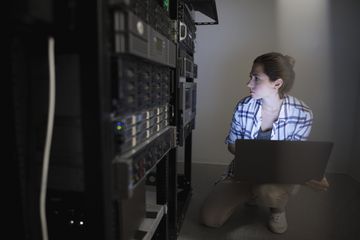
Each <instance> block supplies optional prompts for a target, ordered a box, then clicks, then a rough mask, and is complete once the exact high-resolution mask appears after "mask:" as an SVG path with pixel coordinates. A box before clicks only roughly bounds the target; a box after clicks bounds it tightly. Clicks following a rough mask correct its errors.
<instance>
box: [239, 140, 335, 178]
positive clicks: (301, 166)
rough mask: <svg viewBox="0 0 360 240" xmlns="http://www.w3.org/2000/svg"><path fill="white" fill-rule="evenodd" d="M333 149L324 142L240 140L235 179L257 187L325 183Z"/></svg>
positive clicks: (329, 144) (330, 144) (329, 143)
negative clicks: (312, 182) (260, 184)
mask: <svg viewBox="0 0 360 240" xmlns="http://www.w3.org/2000/svg"><path fill="white" fill-rule="evenodd" d="M332 147H333V143H332V142H324V141H271V140H240V139H238V140H236V142H235V166H234V177H235V179H236V180H240V181H251V182H254V183H279V184H304V183H305V182H306V181H309V180H311V179H314V180H318V181H319V180H321V179H322V178H323V176H324V173H325V169H326V166H327V162H328V159H329V157H330V153H331V150H332Z"/></svg>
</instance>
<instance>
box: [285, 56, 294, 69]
mask: <svg viewBox="0 0 360 240" xmlns="http://www.w3.org/2000/svg"><path fill="white" fill-rule="evenodd" d="M284 58H285V59H286V61H288V63H289V64H290V65H291V66H292V67H294V66H295V59H294V58H293V57H290V56H288V55H285V56H284Z"/></svg>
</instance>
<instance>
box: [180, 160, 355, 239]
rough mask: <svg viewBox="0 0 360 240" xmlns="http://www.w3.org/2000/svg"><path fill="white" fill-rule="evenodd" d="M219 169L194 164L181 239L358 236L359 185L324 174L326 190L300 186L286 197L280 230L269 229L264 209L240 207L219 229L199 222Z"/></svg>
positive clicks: (351, 180) (333, 237) (341, 237)
mask: <svg viewBox="0 0 360 240" xmlns="http://www.w3.org/2000/svg"><path fill="white" fill-rule="evenodd" d="M223 170H224V166H221V165H209V164H193V171H192V172H193V197H192V200H191V203H190V206H189V209H188V211H187V214H186V218H185V221H184V224H183V227H182V229H181V232H180V235H179V238H178V239H179V240H193V239H194V240H195V239H196V240H202V239H204V240H212V239H216V240H222V239H238V240H260V239H261V240H264V239H282V240H284V239H286V240H323V239H324V240H360V183H358V182H356V181H355V180H353V179H352V178H351V177H349V176H347V175H343V174H327V178H328V180H329V182H330V185H331V186H330V189H329V190H328V191H327V192H316V191H313V190H312V189H309V188H307V187H302V188H301V189H300V192H299V193H298V194H297V195H295V196H293V197H292V198H291V199H290V200H289V203H288V206H287V219H288V224H289V227H288V231H287V232H286V233H284V234H281V235H278V234H273V233H271V232H270V231H269V230H268V229H267V227H266V224H267V219H268V216H269V212H268V209H266V208H262V207H246V206H241V207H239V209H237V211H236V212H235V213H234V214H233V216H232V217H231V218H230V219H229V220H228V221H227V222H226V223H225V224H224V226H222V227H221V228H219V229H213V228H208V227H205V226H202V225H200V224H199V222H198V211H199V208H200V206H201V204H202V202H203V201H204V199H205V197H206V196H207V194H208V193H209V192H210V191H211V188H212V186H213V182H214V181H215V180H216V179H217V178H218V177H219V175H220V174H221V173H222V172H223Z"/></svg>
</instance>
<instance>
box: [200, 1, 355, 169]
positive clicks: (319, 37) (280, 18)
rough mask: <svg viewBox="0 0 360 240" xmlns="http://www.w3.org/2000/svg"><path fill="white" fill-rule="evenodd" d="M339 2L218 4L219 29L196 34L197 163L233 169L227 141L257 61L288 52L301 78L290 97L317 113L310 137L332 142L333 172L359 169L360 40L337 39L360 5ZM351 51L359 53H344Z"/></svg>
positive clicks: (330, 166)
mask: <svg viewBox="0 0 360 240" xmlns="http://www.w3.org/2000/svg"><path fill="white" fill-rule="evenodd" d="M333 2H335V0H334V1H333ZM333 2H332V1H327V0H317V1H313V0H277V1H268V0H222V1H220V0H218V1H216V3H217V7H218V14H219V21H220V24H219V25H215V26H199V27H198V32H197V48H196V55H195V61H196V63H197V64H198V65H199V78H198V79H197V82H198V101H197V119H196V121H197V124H196V125H197V126H196V129H195V131H194V134H193V161H194V162H207V163H214V164H228V163H229V161H230V160H231V158H232V156H231V154H229V153H228V152H227V149H226V146H225V144H224V138H225V137H226V135H227V132H228V129H229V124H230V121H231V117H232V113H233V110H234V107H235V104H236V103H237V101H238V100H239V99H240V98H242V97H244V96H246V95H247V94H248V89H247V88H246V86H245V83H246V81H247V80H248V74H249V71H250V68H251V62H252V61H253V59H254V58H255V57H256V56H257V55H259V54H261V53H265V52H268V51H281V52H284V53H286V54H288V55H291V56H293V57H294V58H295V59H296V65H295V71H296V74H297V76H296V80H295V85H294V88H293V90H292V91H291V93H290V94H291V95H294V96H296V97H298V98H300V99H303V100H304V101H305V102H306V103H307V104H308V105H309V106H310V107H311V108H312V109H313V111H314V115H315V122H314V126H313V131H312V134H311V137H310V139H311V140H327V141H333V142H334V143H335V148H334V150H333V153H332V156H331V159H330V162H329V165H328V171H329V172H343V173H344V172H347V171H348V168H349V164H350V163H351V164H353V162H352V161H351V159H350V157H351V150H352V146H353V141H354V132H353V130H354V127H355V116H356V111H357V109H358V108H356V105H355V102H356V98H357V95H358V93H357V91H356V89H358V88H357V85H358V81H359V80H358V79H359V77H357V78H354V77H351V76H354V75H356V76H359V70H358V69H359V67H357V66H356V64H357V63H356V62H352V63H350V64H349V62H348V61H346V59H348V58H349V57H352V58H354V57H355V55H354V52H356V51H357V52H359V47H358V46H357V44H356V43H357V42H359V40H358V39H347V38H346V37H345V38H342V36H335V34H339V33H343V32H344V31H345V30H344V29H343V25H347V26H349V25H350V26H351V25H353V23H349V22H348V21H350V20H349V19H348V16H347V15H346V13H347V11H348V10H350V12H351V13H354V14H355V12H356V11H355V10H354V6H355V5H356V7H357V6H359V4H358V3H356V2H359V1H350V0H346V1H336V3H333ZM348 14H349V13H348ZM339 15H340V16H342V17H340V18H339ZM350 15H351V14H350ZM351 16H352V15H351ZM352 18H357V19H358V18H359V17H357V16H356V15H354V16H352ZM353 20H354V19H351V21H353ZM357 22H360V21H357ZM348 29H349V28H348ZM347 31H348V32H346V33H347V34H350V31H352V32H354V30H351V29H349V30H347ZM355 32H356V31H355ZM351 34H352V35H353V34H354V33H351ZM351 34H350V35H351ZM345 36H346V35H345ZM356 41H357V42H356ZM344 48H345V49H346V50H347V49H348V48H351V49H352V50H353V51H352V52H351V53H349V52H344V51H343V49H344ZM352 58H351V59H352ZM349 66H350V68H349ZM344 77H345V78H344ZM344 82H346V86H345V87H344ZM359 106H360V105H359ZM344 116H349V117H344ZM356 164H357V162H356V163H355V165H356ZM359 175H360V174H359Z"/></svg>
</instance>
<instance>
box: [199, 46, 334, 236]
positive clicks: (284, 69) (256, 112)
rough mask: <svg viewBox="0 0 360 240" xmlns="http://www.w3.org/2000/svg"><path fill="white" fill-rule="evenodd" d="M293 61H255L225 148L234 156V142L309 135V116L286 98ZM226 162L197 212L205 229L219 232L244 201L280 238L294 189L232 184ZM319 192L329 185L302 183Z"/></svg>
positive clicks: (269, 56) (275, 56) (275, 57)
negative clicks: (266, 211) (264, 213)
mask: <svg viewBox="0 0 360 240" xmlns="http://www.w3.org/2000/svg"><path fill="white" fill-rule="evenodd" d="M294 63H295V61H294V59H293V58H292V57H289V56H284V55H282V54H280V53H275V52H272V53H266V54H263V55H261V56H259V57H257V58H256V59H255V60H254V62H253V66H252V69H251V72H250V80H249V82H248V83H247V87H248V88H249V90H250V96H248V97H245V98H244V99H242V100H240V102H239V103H238V104H237V106H236V108H235V111H234V115H233V119H232V123H231V127H230V131H229V134H228V136H227V137H226V140H225V143H226V144H228V150H229V151H230V152H231V153H232V154H235V141H236V139H263V140H288V141H305V140H306V139H307V138H308V136H309V134H310V131H311V126H312V121H313V114H312V111H311V109H310V108H309V107H308V106H307V105H306V104H305V103H304V102H302V101H301V100H298V99H297V98H295V97H292V96H290V95H287V93H288V92H289V91H290V89H291V87H292V85H293V82H294V78H295V73H294V70H293V68H294ZM233 165H234V161H232V162H231V164H230V165H229V167H228V169H227V171H226V172H225V174H224V175H223V177H222V178H221V179H220V180H219V181H218V183H217V184H216V186H215V188H214V189H213V191H212V192H211V193H210V195H209V196H208V198H207V199H206V201H205V203H204V204H203V206H202V208H201V210H200V221H201V222H202V223H203V224H205V225H206V226H209V227H220V226H222V225H223V224H224V222H225V221H226V220H227V219H228V218H229V217H230V216H231V215H232V213H233V212H234V210H235V208H236V207H237V206H239V205H240V204H241V203H242V202H243V201H244V199H246V197H251V198H250V200H249V201H248V202H247V204H248V205H263V206H266V207H269V208H270V213H271V215H270V218H269V224H268V226H269V229H270V230H271V231H272V232H274V233H284V232H285V231H286V229H287V220H286V212H285V207H286V204H287V201H288V197H289V196H290V195H292V194H295V193H296V192H297V190H298V188H299V185H291V184H258V185H256V184H252V183H247V182H236V181H234V180H232V178H233ZM305 184H306V185H308V186H311V187H313V188H315V189H318V190H327V188H328V187H329V184H328V182H327V180H326V178H325V177H324V178H323V179H322V181H320V182H319V181H315V180H311V181H309V182H307V183H305Z"/></svg>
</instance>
